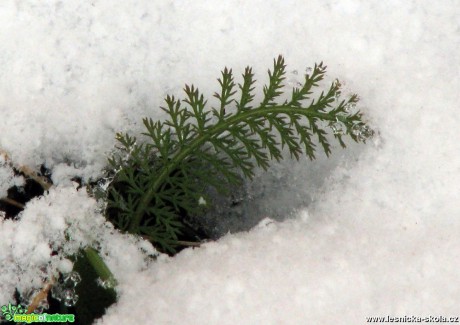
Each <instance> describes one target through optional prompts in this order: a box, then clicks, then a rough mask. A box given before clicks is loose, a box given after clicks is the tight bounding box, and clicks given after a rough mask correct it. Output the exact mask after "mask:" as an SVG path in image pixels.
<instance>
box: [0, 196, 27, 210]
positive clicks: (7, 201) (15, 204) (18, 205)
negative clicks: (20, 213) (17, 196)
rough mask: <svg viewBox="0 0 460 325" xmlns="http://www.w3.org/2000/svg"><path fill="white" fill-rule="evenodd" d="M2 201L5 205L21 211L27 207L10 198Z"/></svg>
mask: <svg viewBox="0 0 460 325" xmlns="http://www.w3.org/2000/svg"><path fill="white" fill-rule="evenodd" d="M0 201H3V202H5V203H8V204H11V205H14V206H15V207H17V208H19V209H24V208H25V207H26V206H25V205H24V204H22V203H19V202H18V201H16V200H13V199H10V198H9V197H3V198H0Z"/></svg>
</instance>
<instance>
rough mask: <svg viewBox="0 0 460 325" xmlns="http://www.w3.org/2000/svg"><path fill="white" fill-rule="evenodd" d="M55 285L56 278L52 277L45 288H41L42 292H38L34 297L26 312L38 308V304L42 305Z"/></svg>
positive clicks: (28, 312)
mask: <svg viewBox="0 0 460 325" xmlns="http://www.w3.org/2000/svg"><path fill="white" fill-rule="evenodd" d="M53 285H54V278H51V281H50V282H48V283H46V284H45V286H44V287H43V289H41V290H40V292H39V293H37V294H36V295H35V297H34V298H33V299H32V303H31V304H30V305H29V307H28V308H27V312H26V314H31V313H33V312H34V311H35V309H37V308H38V306H39V305H40V302H41V301H43V300H46V299H47V298H48V292H49V291H50V290H51V288H52V287H53Z"/></svg>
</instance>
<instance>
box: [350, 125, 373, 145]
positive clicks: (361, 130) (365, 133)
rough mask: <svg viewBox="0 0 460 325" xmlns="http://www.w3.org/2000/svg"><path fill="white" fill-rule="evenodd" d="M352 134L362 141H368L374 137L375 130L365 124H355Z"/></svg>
mask: <svg viewBox="0 0 460 325" xmlns="http://www.w3.org/2000/svg"><path fill="white" fill-rule="evenodd" d="M351 133H352V134H353V135H354V136H356V137H357V138H358V140H360V141H366V140H367V139H369V138H371V137H372V136H373V135H374V130H372V129H371V128H370V127H369V126H367V125H365V124H355V125H354V126H353V128H352V130H351Z"/></svg>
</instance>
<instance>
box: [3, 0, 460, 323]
mask: <svg viewBox="0 0 460 325" xmlns="http://www.w3.org/2000/svg"><path fill="white" fill-rule="evenodd" d="M459 14H460V4H459V3H458V2H457V1H455V0H444V1H437V2H433V1H415V0H408V1H384V2H383V1H373V0H372V1H364V0H347V1H335V0H327V1H321V0H311V1H308V2H305V1H298V0H289V1H283V2H276V1H263V2H262V1H256V0H253V1H237V0H229V1H226V2H220V3H216V2H215V1H209V0H208V1H206V0H198V1H194V2H189V3H183V2H178V1H163V2H161V3H159V2H151V1H145V0H128V1H123V2H118V3H116V4H114V3H113V2H111V1H108V0H94V1H91V2H89V1H88V2H84V3H83V2H79V1H65V2H62V1H57V0H52V1H47V2H42V1H27V2H23V1H13V0H5V1H2V3H1V4H0V19H1V21H2V22H3V28H2V30H1V32H0V50H1V53H2V56H1V59H0V60H1V63H2V64H1V65H0V70H1V73H0V112H1V113H2V116H1V119H0V130H2V135H1V137H0V148H1V149H3V150H5V151H6V152H8V154H9V155H10V156H11V158H12V160H13V161H15V162H16V163H17V164H25V165H29V166H31V167H37V166H39V165H40V164H42V163H45V164H46V165H47V166H48V167H49V168H50V169H51V170H52V171H53V174H54V177H55V178H53V180H54V181H55V183H57V185H58V186H57V187H56V188H55V189H53V190H51V191H50V193H49V194H48V195H46V196H44V197H43V198H41V199H35V200H33V201H31V202H30V203H28V204H27V207H26V209H25V211H24V212H23V213H22V215H21V219H20V220H18V221H11V220H4V221H1V222H0V238H2V240H1V241H0V261H1V271H2V272H1V275H0V304H4V303H5V302H7V301H8V300H9V299H11V297H12V294H13V293H14V287H15V286H17V287H18V288H19V289H24V290H26V289H30V288H40V286H41V278H42V277H44V276H45V275H46V274H51V273H52V272H54V270H55V269H57V268H63V269H68V268H69V265H66V264H67V262H65V261H64V259H65V256H66V253H71V252H74V251H75V250H76V249H78V247H82V246H84V245H86V244H88V243H93V244H94V243H95V242H97V243H98V247H100V249H101V251H102V252H104V254H102V255H103V256H104V258H105V260H106V262H107V264H108V265H109V267H110V268H111V270H112V271H113V272H114V274H115V276H116V277H117V280H118V282H119V287H118V288H117V290H118V294H119V300H118V302H117V303H116V304H115V305H113V306H111V307H110V308H109V309H108V310H107V313H106V315H105V316H103V318H102V319H100V320H98V321H97V322H96V323H97V324H118V323H123V324H134V323H136V324H137V323H142V322H143V323H154V324H182V323H187V324H305V323H308V324H359V323H365V321H366V317H368V316H386V315H390V316H404V315H408V316H411V315H415V316H421V317H424V316H429V315H434V316H438V315H443V316H446V317H447V316H458V306H457V302H458V301H459V299H460V290H459V289H458V286H456V285H455V283H456V282H457V277H458V276H457V274H458V268H459V266H460V251H459V250H458V247H459V244H460V239H459V238H458V233H459V230H460V221H459V220H460V219H459V216H460V208H459V206H458V199H457V198H458V197H460V193H459V192H460V191H459V187H458V184H459V183H460V154H459V152H460V143H459V141H458V139H459V138H460V130H459V128H458V125H460V123H459V122H460V121H459V120H460V117H459V115H458V114H457V111H458V103H459V102H460V94H459V93H458V89H459V86H460V62H459V61H460V58H459V56H458V55H456V53H457V50H458V46H459V45H460V22H459V20H458V15H459ZM279 53H281V54H283V55H284V56H285V58H286V62H287V64H288V68H289V69H292V70H297V71H304V68H305V67H306V66H311V65H313V64H314V63H315V62H320V61H324V62H325V63H326V64H327V65H328V73H329V76H330V78H335V77H337V78H339V79H340V80H341V81H342V82H344V83H345V87H346V89H347V90H349V91H353V92H356V93H358V94H359V96H360V98H361V101H360V103H359V105H358V107H359V108H360V109H361V110H362V111H363V112H364V113H365V114H366V116H367V117H368V118H369V120H370V123H371V124H372V126H373V127H374V128H376V129H377V130H378V132H379V134H380V135H379V136H378V137H377V138H376V139H375V140H374V141H372V142H370V143H368V144H367V145H366V146H353V147H352V148H350V149H351V150H347V151H344V152H341V151H340V149H338V150H339V151H337V150H336V151H337V153H336V154H335V155H334V156H333V157H332V159H331V160H326V159H325V158H324V157H319V159H318V161H317V162H313V163H308V162H306V161H305V162H301V163H300V164H297V165H295V167H294V168H292V169H291V168H290V167H291V165H290V163H289V162H285V163H283V164H282V165H281V166H277V167H276V169H275V171H273V173H274V174H272V175H276V173H281V174H282V175H284V176H282V177H285V178H284V180H285V183H286V184H288V185H287V186H286V188H285V189H281V188H276V190H274V191H271V192H270V191H269V192H268V194H267V195H266V196H265V197H263V198H261V199H260V200H259V201H258V202H257V205H258V206H257V207H254V208H250V207H249V208H248V209H247V210H245V211H244V213H247V214H248V219H251V220H252V223H255V221H254V220H256V219H257V220H260V219H262V217H263V216H259V215H258V214H259V213H260V211H263V212H264V213H265V212H268V213H269V212H270V211H271V212H273V213H274V214H279V213H280V211H282V210H280V207H285V209H286V214H288V213H289V211H290V210H289V208H290V207H295V208H299V206H300V204H299V202H300V203H302V202H305V200H304V201H302V197H303V196H305V195H309V196H310V198H309V199H308V200H307V201H308V202H306V203H308V204H309V206H308V208H305V209H303V210H300V211H298V213H297V216H296V217H294V218H289V219H288V220H286V221H284V222H275V221H273V222H271V221H269V220H268V219H265V220H263V221H262V222H261V223H260V224H259V226H258V227H256V228H254V229H253V230H251V231H249V232H242V233H236V234H228V235H226V236H225V237H223V238H221V239H220V240H219V241H217V242H210V243H206V244H204V245H202V247H200V248H196V249H187V250H185V251H183V252H181V253H180V254H178V255H177V256H175V257H174V258H168V257H165V256H159V257H158V258H157V259H156V260H155V261H149V260H148V258H147V256H151V255H154V254H155V251H154V250H153V248H152V247H151V246H150V245H149V244H148V243H146V242H144V241H140V240H139V239H136V238H134V237H133V236H125V235H121V234H119V233H117V232H116V231H114V230H113V229H112V228H111V227H110V225H108V224H107V223H106V222H105V221H104V219H103V218H102V216H101V215H100V214H99V213H98V212H97V211H98V207H97V204H96V203H95V201H93V200H92V199H90V198H88V197H87V196H86V194H85V193H83V192H82V191H77V190H75V188H74V187H73V184H72V183H71V182H70V178H72V177H73V176H75V175H78V176H82V177H84V178H91V177H93V178H94V177H97V176H98V175H100V174H101V169H102V168H103V167H104V165H105V163H106V154H107V153H108V152H110V150H111V148H112V147H113V145H114V143H115V140H114V134H115V132H117V131H125V130H130V131H131V132H133V133H135V132H137V131H139V130H140V128H141V123H140V121H141V118H142V117H143V116H146V115H149V116H152V117H154V118H161V117H162V115H161V112H160V110H159V109H158V107H159V106H160V105H161V104H162V102H161V101H162V98H163V97H164V95H165V94H167V93H170V94H175V95H179V94H180V89H181V87H182V86H183V84H184V83H194V84H195V85H197V86H199V88H200V90H202V91H203V92H205V94H207V95H208V96H210V95H211V94H212V92H213V91H214V90H215V87H216V84H217V83H216V82H215V81H214V80H215V78H216V77H217V76H218V74H219V71H220V69H221V68H223V67H224V66H228V67H232V68H233V70H234V71H235V72H240V71H242V70H243V68H244V67H245V66H246V65H250V66H252V67H253V68H254V71H255V72H256V73H257V75H256V77H257V79H258V80H259V81H260V82H262V81H263V80H265V79H264V78H266V77H265V76H264V75H263V73H265V71H266V69H267V67H269V66H270V65H271V60H272V59H273V58H274V57H276V56H277V55H278V54H279ZM292 70H290V71H292ZM331 80H332V79H331ZM259 87H260V83H259ZM259 90H260V88H259ZM322 167H324V168H322ZM311 170H313V171H314V172H313V173H317V175H321V177H316V178H315V175H311V174H309V171H311ZM317 175H316V176H317ZM275 178H276V177H275ZM290 180H295V181H290ZM16 181H21V180H16V179H14V178H12V173H11V170H10V169H9V167H8V166H7V165H5V164H4V163H3V161H0V194H1V193H4V192H5V191H6V189H7V188H8V187H9V186H11V185H12V184H14V182H16ZM261 184H264V185H267V186H268V185H270V183H268V182H264V181H261ZM289 184H290V185H289ZM271 186H274V187H276V181H275V182H272V184H271ZM299 193H300V194H301V195H300V196H301V197H298V196H297V195H298V194H299ZM264 202H265V203H264ZM261 206H262V207H264V208H265V210H264V209H263V208H261ZM276 208H278V210H276ZM274 210H276V211H274ZM266 216H267V217H272V216H271V215H266ZM273 217H275V216H273ZM55 220H56V221H55ZM95 230H96V231H95ZM66 231H70V234H71V235H72V238H73V239H74V241H72V242H66V240H65V233H66ZM47 245H48V246H47ZM49 245H51V246H49ZM53 245H54V246H55V247H61V245H63V246H62V247H63V248H62V253H61V254H60V255H57V256H56V257H53V258H51V257H50V256H49V248H50V247H53ZM13 248H14V249H13ZM121 248H123V249H121ZM37 266H43V268H42V270H40V268H39V267H37ZM43 270H44V271H43ZM43 272H44V273H43Z"/></svg>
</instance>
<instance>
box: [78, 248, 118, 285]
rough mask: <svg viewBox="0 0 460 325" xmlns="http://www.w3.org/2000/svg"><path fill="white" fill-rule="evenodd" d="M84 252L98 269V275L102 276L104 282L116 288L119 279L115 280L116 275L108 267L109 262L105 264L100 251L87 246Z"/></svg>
mask: <svg viewBox="0 0 460 325" xmlns="http://www.w3.org/2000/svg"><path fill="white" fill-rule="evenodd" d="M84 252H85V255H86V258H87V259H88V261H89V263H90V264H91V266H92V267H93V268H94V270H95V271H96V273H97V275H98V276H99V277H100V278H101V280H102V282H103V283H105V284H106V285H107V287H108V288H110V289H113V288H115V286H116V285H117V281H116V280H115V277H114V275H113V274H112V272H111V271H110V269H109V268H108V266H107V264H105V263H104V261H103V260H102V258H101V257H100V256H99V254H98V252H97V251H96V250H95V249H94V248H92V247H86V248H85V250H84Z"/></svg>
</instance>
